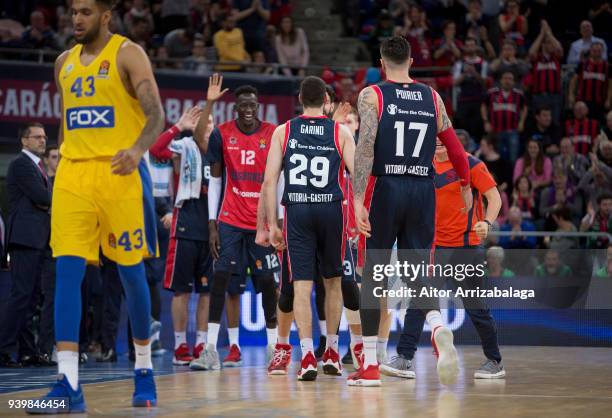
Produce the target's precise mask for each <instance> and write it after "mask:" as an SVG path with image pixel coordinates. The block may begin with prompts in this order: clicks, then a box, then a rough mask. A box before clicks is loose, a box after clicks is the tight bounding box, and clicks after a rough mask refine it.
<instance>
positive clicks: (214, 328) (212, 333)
mask: <svg viewBox="0 0 612 418" xmlns="http://www.w3.org/2000/svg"><path fill="white" fill-rule="evenodd" d="M220 327H221V325H219V324H215V323H214V322H209V323H208V341H207V342H206V345H212V348H213V349H215V350H216V349H217V341H218V340H219V328H220Z"/></svg>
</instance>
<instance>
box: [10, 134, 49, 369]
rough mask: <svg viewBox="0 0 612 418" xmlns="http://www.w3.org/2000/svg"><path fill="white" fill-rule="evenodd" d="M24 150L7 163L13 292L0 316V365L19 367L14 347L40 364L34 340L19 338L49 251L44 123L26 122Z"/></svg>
mask: <svg viewBox="0 0 612 418" xmlns="http://www.w3.org/2000/svg"><path fill="white" fill-rule="evenodd" d="M19 137H20V139H21V144H22V146H23V149H22V152H21V153H20V154H19V156H18V157H17V158H15V159H14V160H13V161H12V162H11V164H10V165H9V168H8V173H7V176H6V185H7V192H8V197H9V215H8V220H7V239H6V243H7V250H8V253H9V256H10V266H11V281H12V283H11V292H10V295H9V298H8V301H7V302H6V304H5V305H4V310H3V316H1V318H2V320H1V321H0V366H3V367H15V366H19V363H17V362H15V361H14V360H13V359H12V358H11V352H12V351H16V350H15V349H16V346H17V339H18V338H19V349H18V354H19V358H20V360H21V361H22V362H23V363H24V364H30V365H38V353H37V350H36V348H35V347H34V346H33V344H31V341H30V343H28V341H27V339H24V338H21V336H22V334H27V332H28V330H27V323H28V322H29V321H31V319H32V316H33V314H34V309H35V302H36V301H35V299H34V295H35V292H36V287H37V286H40V280H41V274H42V269H43V264H44V258H45V253H46V251H47V249H48V246H49V234H50V229H51V226H50V216H49V208H50V207H51V188H50V185H49V179H48V178H47V173H46V172H45V168H44V166H43V163H42V161H41V157H42V156H43V154H44V153H45V146H46V142H47V136H46V134H45V129H44V127H43V125H41V124H39V123H30V124H27V125H26V126H25V127H24V128H23V129H22V130H21V131H20V135H19Z"/></svg>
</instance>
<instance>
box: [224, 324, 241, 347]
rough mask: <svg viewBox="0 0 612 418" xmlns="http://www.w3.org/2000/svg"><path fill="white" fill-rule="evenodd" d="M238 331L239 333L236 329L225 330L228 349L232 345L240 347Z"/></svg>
mask: <svg viewBox="0 0 612 418" xmlns="http://www.w3.org/2000/svg"><path fill="white" fill-rule="evenodd" d="M238 331H239V328H238V327H236V328H228V329H227V336H228V337H229V345H230V347H231V346H233V345H237V346H238V347H240V344H238Z"/></svg>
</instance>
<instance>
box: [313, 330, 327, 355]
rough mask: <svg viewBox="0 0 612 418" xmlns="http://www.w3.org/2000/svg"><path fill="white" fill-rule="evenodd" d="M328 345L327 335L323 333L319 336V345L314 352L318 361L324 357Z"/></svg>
mask: <svg viewBox="0 0 612 418" xmlns="http://www.w3.org/2000/svg"><path fill="white" fill-rule="evenodd" d="M326 345H327V337H326V336H324V335H321V336H320V337H319V346H318V347H317V349H316V350H315V352H314V355H315V358H316V359H317V361H320V360H321V359H322V358H323V354H325V346H326Z"/></svg>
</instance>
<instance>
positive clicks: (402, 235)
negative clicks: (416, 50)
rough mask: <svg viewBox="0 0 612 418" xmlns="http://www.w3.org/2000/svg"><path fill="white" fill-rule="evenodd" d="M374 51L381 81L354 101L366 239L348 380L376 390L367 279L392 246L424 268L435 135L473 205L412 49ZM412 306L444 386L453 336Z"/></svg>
mask: <svg viewBox="0 0 612 418" xmlns="http://www.w3.org/2000/svg"><path fill="white" fill-rule="evenodd" d="M380 52H381V57H382V59H381V63H382V67H383V70H384V72H385V74H386V76H387V81H385V82H383V83H381V84H380V85H374V86H369V87H366V88H365V89H364V90H362V91H361V93H360V94H359V100H358V109H359V118H360V121H361V126H360V130H359V143H358V145H357V150H356V152H355V174H354V176H353V191H354V195H355V197H354V204H355V218H356V221H357V227H358V229H359V232H360V233H361V234H363V235H365V238H366V255H365V257H366V258H365V267H364V273H363V277H362V287H361V304H360V309H361V311H360V313H361V326H362V329H363V345H364V348H363V351H364V364H363V367H362V368H361V369H360V370H358V371H357V372H356V373H354V374H352V375H351V376H349V378H348V384H349V385H351V386H380V372H379V369H378V362H377V359H376V340H377V333H378V325H379V321H380V310H381V304H384V300H382V299H378V298H376V296H375V288H376V287H377V286H380V284H378V283H376V282H375V281H374V279H373V272H374V266H375V265H386V264H388V263H389V262H390V255H391V249H392V248H393V245H394V243H395V241H396V240H397V248H398V259H400V261H402V260H401V259H404V261H409V262H415V261H416V260H414V259H412V260H410V259H406V258H407V257H406V255H407V254H408V253H409V254H410V255H411V257H410V258H413V257H412V256H416V257H418V258H420V260H421V261H425V262H430V260H429V257H430V255H432V249H433V245H434V222H435V212H436V211H435V189H434V183H433V175H434V170H433V167H432V163H433V157H434V153H435V149H436V136H438V137H439V138H440V140H441V141H442V142H443V143H444V145H445V146H446V148H447V150H448V157H449V159H450V161H451V163H452V166H453V168H454V169H455V171H456V172H457V175H458V177H459V178H460V179H461V180H460V183H461V194H462V198H463V201H464V205H465V207H464V208H463V211H468V210H469V209H470V208H471V206H472V193H471V190H470V187H469V184H470V174H469V167H468V161H467V158H466V155H465V152H464V150H463V147H462V146H461V143H460V142H459V140H458V139H457V136H456V134H455V131H454V129H453V128H452V125H451V122H450V120H449V118H448V115H447V114H446V109H445V107H444V103H443V102H442V99H441V98H440V96H439V94H438V93H437V92H436V91H435V90H433V89H432V88H431V87H429V86H427V85H424V84H421V83H418V82H416V81H414V80H413V79H412V78H410V76H409V70H410V65H411V63H412V58H411V57H410V45H409V44H408V42H407V41H406V40H405V39H404V38H401V37H392V38H390V39H388V40H385V41H384V42H383V43H382V44H381V47H380ZM361 238H364V237H361ZM416 262H418V261H416ZM419 281H420V282H422V281H423V278H419ZM413 299H415V298H413ZM417 302H418V303H420V304H422V305H421V306H422V307H423V309H424V310H425V311H426V320H427V322H428V323H429V325H430V326H431V329H432V330H433V331H432V344H433V345H434V349H435V350H436V351H437V352H438V353H439V357H438V367H437V369H438V375H439V377H440V381H441V382H442V383H444V384H450V383H452V382H454V381H455V379H456V377H457V374H458V365H457V353H456V350H455V347H454V346H453V334H452V332H451V331H450V330H449V329H448V328H446V327H444V326H443V324H442V318H441V315H440V311H439V308H437V304H438V301H437V299H433V298H432V299H429V300H426V299H423V298H419V299H418V301H417ZM383 308H386V306H384V307H383ZM436 308H437V309H436Z"/></svg>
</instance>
